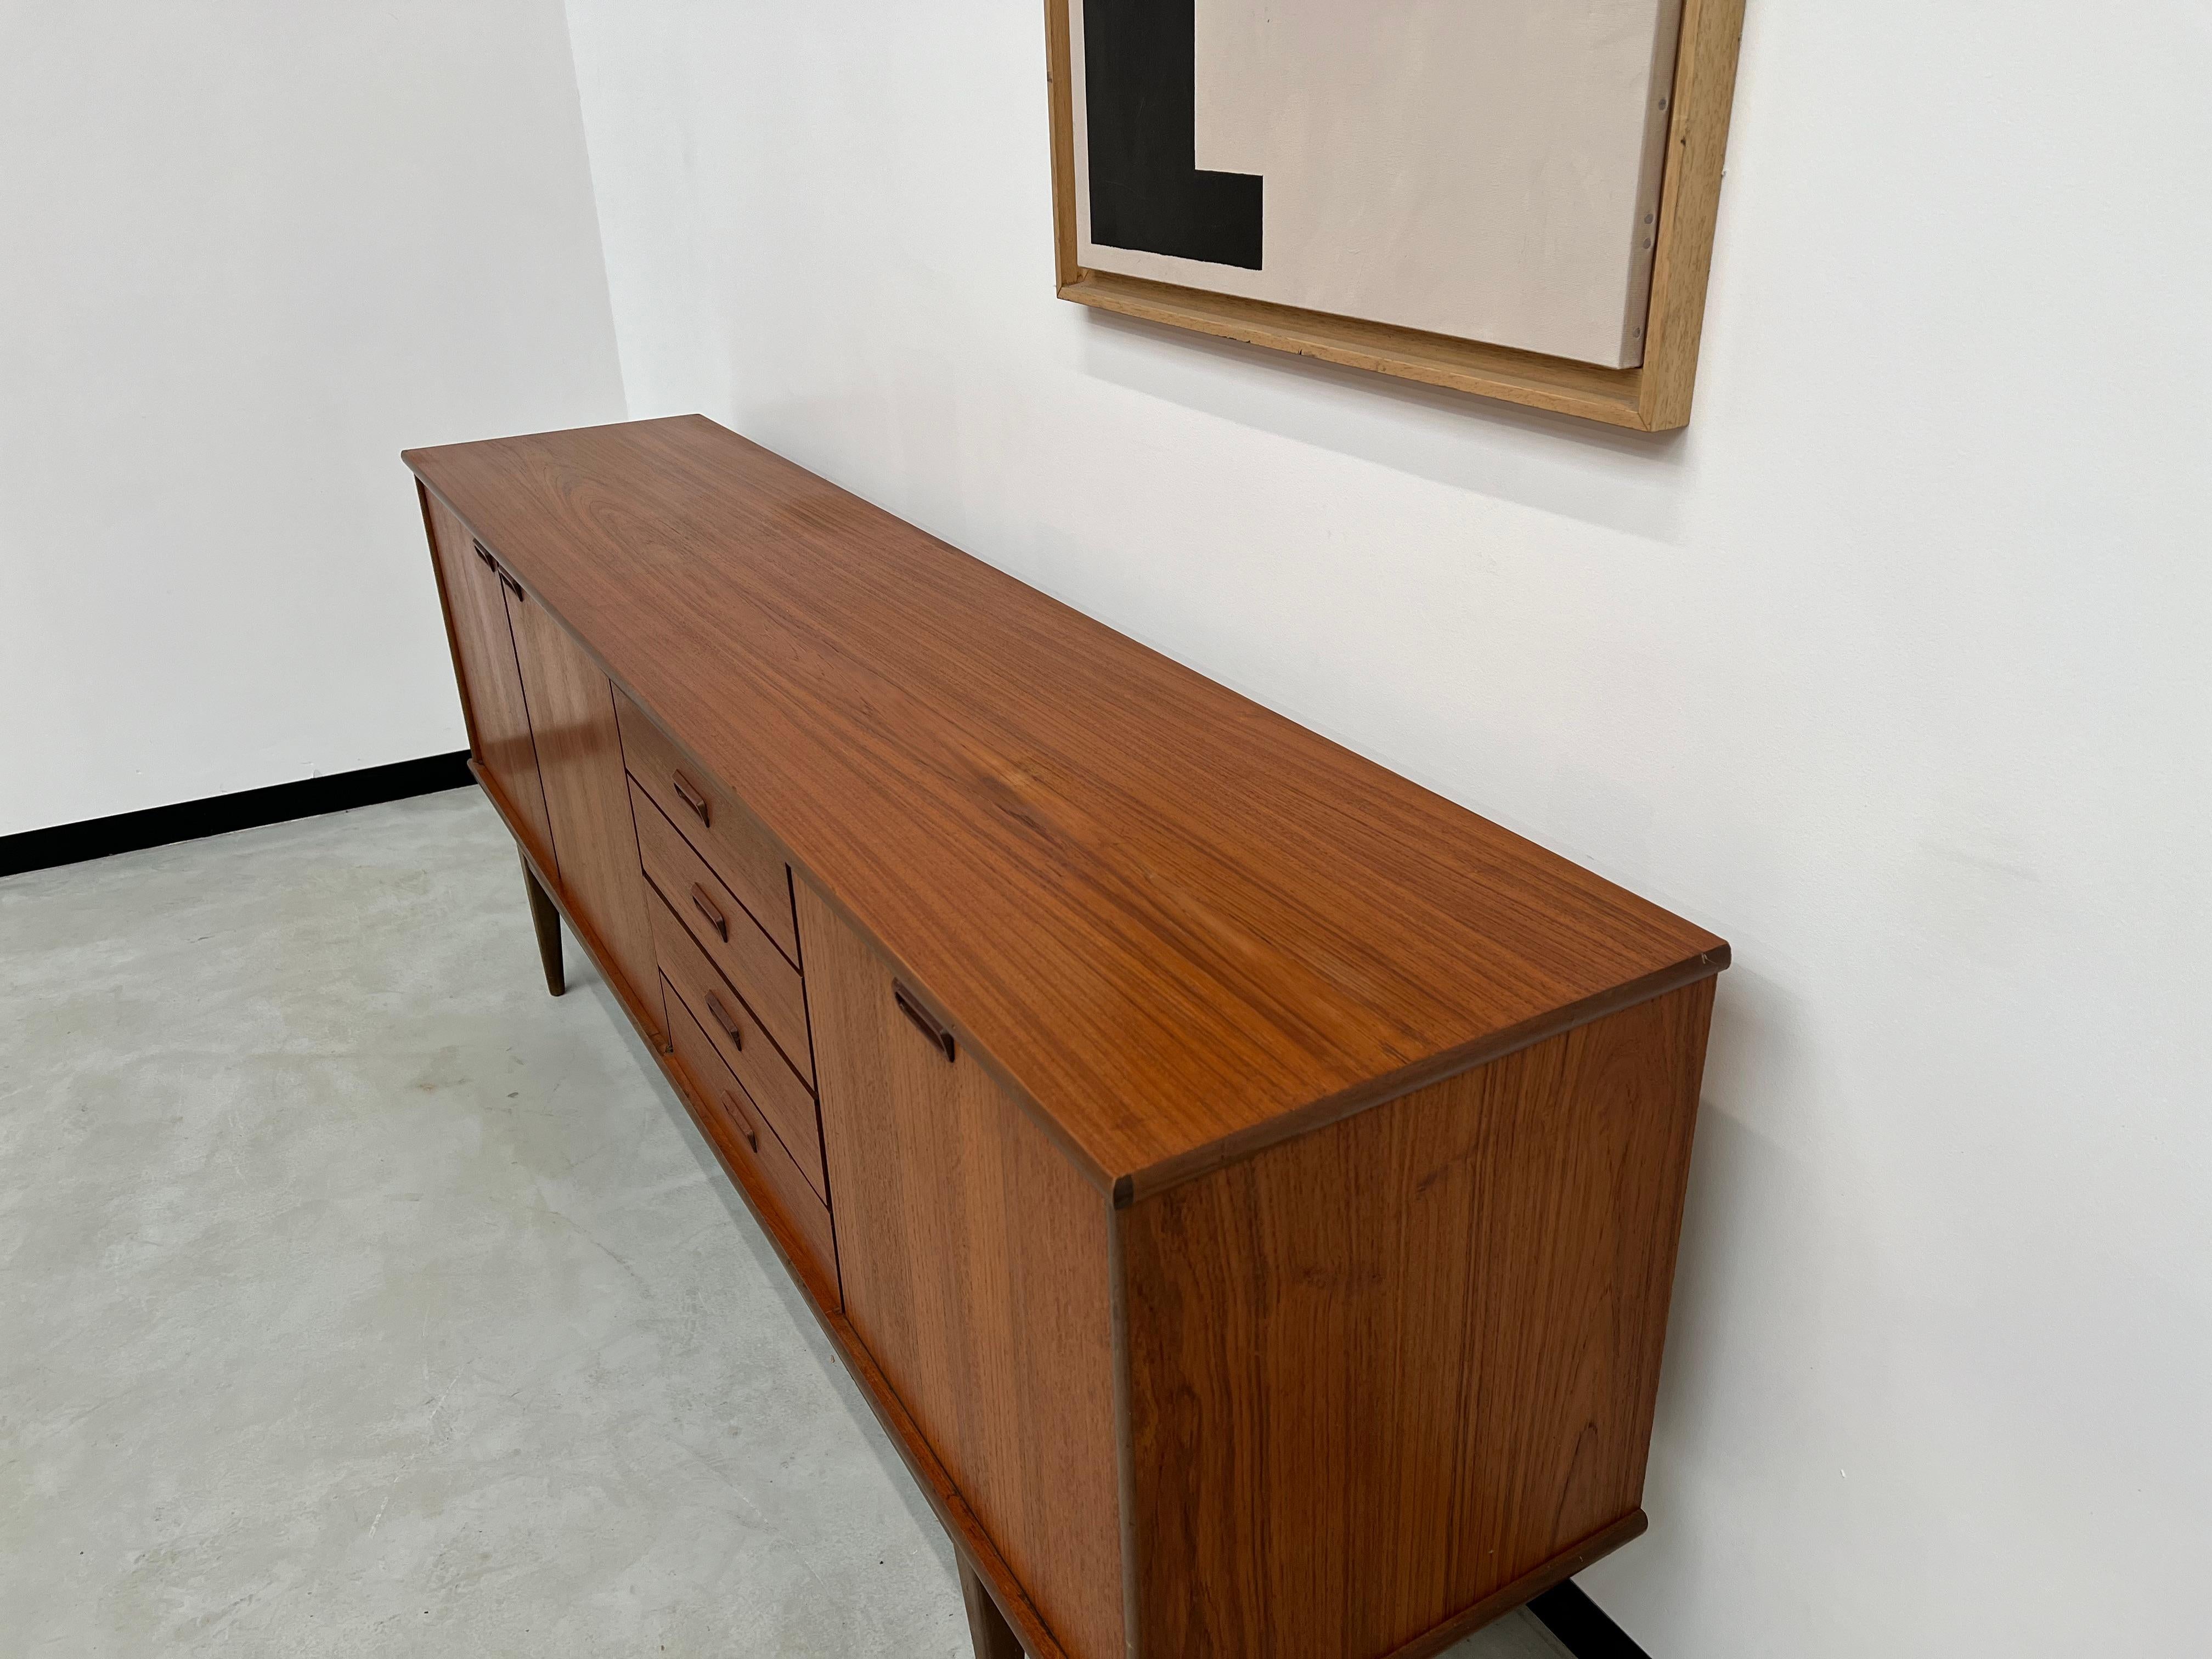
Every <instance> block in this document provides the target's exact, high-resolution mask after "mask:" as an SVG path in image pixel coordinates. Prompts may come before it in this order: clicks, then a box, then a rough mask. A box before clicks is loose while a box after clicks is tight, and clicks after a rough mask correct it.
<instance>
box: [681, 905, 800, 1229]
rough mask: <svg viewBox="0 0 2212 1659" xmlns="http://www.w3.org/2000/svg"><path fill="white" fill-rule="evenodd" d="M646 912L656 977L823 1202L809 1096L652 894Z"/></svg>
mask: <svg viewBox="0 0 2212 1659" xmlns="http://www.w3.org/2000/svg"><path fill="white" fill-rule="evenodd" d="M651 908H652V911H653V948H654V950H655V951H657V952H658V954H659V958H660V973H661V977H662V978H663V979H665V980H666V981H667V982H668V986H669V988H670V990H671V991H672V992H673V993H674V994H675V995H676V996H677V997H678V999H679V1000H681V1001H682V1002H683V1004H684V1006H685V1007H687V1008H689V1009H690V1011H691V1017H692V1018H694V1019H696V1020H697V1021H698V1022H699V1028H700V1030H702V1031H703V1032H705V1033H706V1036H707V1040H708V1042H711V1043H712V1044H713V1045H714V1051H715V1052H716V1053H717V1054H720V1055H721V1057H722V1063H723V1064H724V1065H725V1066H728V1067H729V1068H730V1070H731V1071H732V1072H733V1073H736V1074H737V1077H738V1081H739V1082H741V1083H743V1084H744V1085H745V1093H746V1094H747V1095H748V1096H750V1097H751V1098H752V1100H753V1102H754V1103H756V1104H757V1106H758V1107H759V1108H760V1109H761V1112H762V1114H763V1116H764V1117H765V1118H766V1119H767V1121H768V1126H769V1128H771V1129H773V1130H774V1131H775V1135H776V1139H779V1140H781V1141H782V1142H783V1148H784V1150H785V1151H786V1152H789V1153H790V1154H791V1161H792V1162H793V1163H794V1164H797V1165H798V1166H799V1169H800V1170H802V1171H804V1172H805V1176H806V1180H807V1184H808V1185H810V1186H811V1187H812V1188H814V1191H815V1193H816V1194H817V1196H818V1197H820V1198H821V1200H823V1202H824V1203H825V1204H826V1203H827V1202H829V1178H828V1176H826V1175H825V1174H824V1173H823V1163H822V1122H821V1119H820V1118H819V1117H818V1116H817V1114H816V1112H815V1109H814V1095H813V1091H811V1090H810V1089H808V1088H807V1086H806V1085H805V1084H804V1083H802V1082H800V1081H799V1074H798V1073H796V1072H794V1071H793V1070H792V1069H791V1066H789V1064H788V1063H787V1061H786V1060H784V1058H783V1056H782V1055H781V1054H779V1053H778V1052H777V1051H776V1048H775V1044H774V1043H772V1042H769V1036H768V1033H767V1032H766V1031H765V1030H763V1029H762V1028H761V1024H760V1022H759V1020H757V1019H756V1018H754V1017H753V1011H752V1010H751V1009H750V1007H748V1006H746V1005H745V1001H744V998H742V997H740V996H739V995H738V994H737V992H736V991H735V990H734V989H733V988H732V987H731V986H730V985H729V983H728V982H727V981H725V980H724V979H723V977H722V975H720V973H719V972H717V971H716V970H715V968H714V963H712V962H711V961H709V960H708V957H707V953H706V952H705V951H702V950H701V949H700V948H699V942H698V940H696V939H693V938H692V937H691V935H690V932H689V931H688V930H687V929H686V928H685V927H684V924H683V923H682V922H680V921H678V920H677V919H676V913H675V912H674V911H673V910H671V909H670V908H668V905H667V903H666V902H665V901H664V900H663V899H662V898H661V896H660V895H659V894H658V893H655V894H654V895H653V901H652V906H651ZM725 1022H727V1024H725ZM732 1027H734V1028H735V1032H736V1034H735V1035H734V1036H732Z"/></svg>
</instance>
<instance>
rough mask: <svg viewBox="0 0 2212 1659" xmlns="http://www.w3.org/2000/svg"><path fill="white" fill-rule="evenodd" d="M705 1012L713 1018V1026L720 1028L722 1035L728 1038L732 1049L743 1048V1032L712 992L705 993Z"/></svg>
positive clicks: (719, 998)
mask: <svg viewBox="0 0 2212 1659" xmlns="http://www.w3.org/2000/svg"><path fill="white" fill-rule="evenodd" d="M707 1012H708V1013H709V1014H711V1015H713V1016H714V1024H717V1025H719V1026H720V1027H721V1028H722V1035H723V1036H726V1037H727V1038H729V1040H730V1046H731V1047H732V1048H744V1046H745V1034H744V1031H743V1030H741V1029H740V1028H739V1027H738V1022H737V1021H736V1020H734V1019H732V1018H730V1011H729V1010H728V1009H727V1008H725V1007H724V1006H722V999H721V997H720V995H718V994H716V993H714V992H713V991H709V992H708V993H707Z"/></svg>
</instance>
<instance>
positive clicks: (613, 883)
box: [507, 586, 668, 1047]
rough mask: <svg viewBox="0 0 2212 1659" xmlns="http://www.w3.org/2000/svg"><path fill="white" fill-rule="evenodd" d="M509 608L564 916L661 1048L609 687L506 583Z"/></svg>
mask: <svg viewBox="0 0 2212 1659" xmlns="http://www.w3.org/2000/svg"><path fill="white" fill-rule="evenodd" d="M507 617H508V620H509V622H510V623H512V624H513V630H514V654H515V658H516V659H517V661H518V662H519V663H520V665H521V669H522V689H523V691H524V693H525V694H526V696H527V697H528V699H529V703H530V729H531V732H532V734H533V735H534V736H535V737H536V738H537V743H538V772H539V775H540V776H541V777H542V778H543V779H544V786H545V814H546V817H548V818H549V819H550V821H551V823H552V826H553V850H554V853H555V854H556V857H557V858H558V859H559V861H560V881H561V892H562V897H563V898H565V899H566V900H567V901H568V913H569V915H571V916H572V917H573V918H574V920H575V921H578V922H579V923H580V924H581V925H582V926H583V927H586V928H588V929H589V930H590V931H591V932H592V934H594V935H595V936H596V937H594V938H592V939H587V940H586V944H587V945H594V946H596V947H597V949H596V951H595V952H594V953H595V954H596V955H597V956H599V958H600V959H601V960H602V962H604V963H605V964H606V966H607V968H608V969H609V970H610V971H611V972H612V973H614V974H616V975H617V976H619V977H620V978H621V979H622V980H623V981H625V982H624V983H623V984H622V985H621V986H619V987H617V988H618V989H619V990H621V991H622V992H623V994H624V995H625V998H626V1000H628V1001H629V1003H630V1005H631V1006H632V1011H633V1012H635V1013H638V1014H640V1015H641V1017H642V1018H644V1020H645V1022H646V1023H647V1025H649V1026H650V1027H651V1028H652V1030H653V1035H654V1036H656V1037H657V1038H658V1039H659V1041H660V1042H661V1044H662V1046H663V1047H665V1046H666V1044H667V1040H668V1028H667V1024H666V1020H665V1012H664V1010H663V1008H662V1005H661V1001H660V998H659V995H658V991H659V984H660V976H659V971H658V970H657V969H655V968H654V966H653V925H652V919H651V915H650V914H649V913H648V912H647V909H646V908H645V874H644V872H643V871H642V869H641V867H640V866H639V864H638V857H637V825H636V824H635V823H634V822H633V821H632V819H631V817H630V806H629V780H628V779H627V778H626V777H625V776H624V775H623V753H622V737H621V734H620V732H618V731H617V728H616V726H615V696H614V687H613V685H612V684H611V683H610V682H609V681H608V679H607V677H606V676H605V674H602V673H601V672H599V669H598V667H597V666H596V665H594V664H593V663H592V659H590V658H589V657H587V656H586V655H585V654H584V650H583V647H581V646H580V645H578V644H577V643H576V642H575V641H574V640H573V639H571V638H569V637H568V630H567V629H563V628H562V626H561V624H560V623H557V622H556V621H554V620H553V618H552V617H550V616H549V615H548V614H547V613H546V610H545V607H544V605H538V604H537V603H536V602H535V601H533V600H532V599H529V598H527V597H526V595H524V594H523V593H522V592H521V591H520V589H518V588H515V587H513V586H509V587H508V589H507Z"/></svg>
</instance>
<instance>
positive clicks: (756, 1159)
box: [662, 984, 843, 1308]
mask: <svg viewBox="0 0 2212 1659" xmlns="http://www.w3.org/2000/svg"><path fill="white" fill-rule="evenodd" d="M662 988H663V991H664V992H665V995H666V997H667V999H668V1026H669V1030H670V1031H671V1034H672V1035H673V1036H674V1037H675V1039H676V1062H677V1066H678V1069H680V1070H681V1071H682V1072H683V1073H684V1077H685V1078H686V1079H688V1080H689V1081H690V1084H691V1090H692V1093H693V1095H694V1096H695V1097H696V1103H698V1104H701V1105H703V1106H704V1107H705V1109H706V1114H707V1115H706V1119H705V1121H703V1122H702V1124H701V1126H700V1127H702V1129H704V1130H705V1131H706V1132H707V1133H708V1135H710V1136H712V1137H713V1138H714V1143H715V1145H716V1146H719V1147H720V1149H721V1152H722V1156H723V1157H725V1158H727V1159H729V1160H730V1162H731V1164H733V1165H734V1166H736V1167H737V1168H738V1169H740V1170H744V1172H745V1173H746V1174H747V1175H749V1176H752V1177H753V1181H752V1187H753V1194H754V1196H755V1198H756V1199H758V1198H760V1197H761V1196H762V1194H763V1189H764V1190H765V1193H766V1201H765V1203H764V1204H763V1207H764V1208H767V1209H769V1210H772V1211H773V1212H775V1218H776V1220H778V1221H779V1222H781V1224H782V1231H783V1232H784V1234H785V1238H784V1240H783V1243H784V1245H785V1248H786V1249H790V1250H791V1251H792V1252H793V1255H796V1256H798V1257H799V1259H800V1263H801V1266H802V1267H805V1268H807V1269H809V1270H811V1276H812V1277H813V1278H814V1279H815V1280H816V1281H817V1283H816V1292H817V1295H819V1296H820V1297H822V1298H823V1302H824V1304H826V1305H828V1306H829V1307H832V1308H836V1307H841V1306H842V1304H843V1298H842V1297H841V1296H840V1295H839V1294H838V1291H837V1246H836V1239H835V1237H833V1235H832V1234H831V1231H830V1227H829V1206H828V1205H826V1204H824V1203H823V1201H822V1200H820V1199H819V1198H818V1197H817V1196H816V1195H815V1192H814V1188H811V1187H810V1186H808V1185H807V1184H806V1177H805V1176H804V1175H802V1174H800V1173H799V1166H798V1165H797V1164H793V1162H792V1161H791V1155H790V1154H789V1153H788V1152H786V1151H785V1150H784V1146H783V1143H782V1142H781V1141H780V1140H778V1139H776V1138H775V1129H774V1128H773V1127H770V1126H769V1124H767V1123H766V1122H764V1121H763V1119H762V1117H761V1115H760V1111H759V1109H758V1108H757V1106H755V1104H754V1103H753V1101H752V1098H751V1097H750V1096H749V1095H747V1094H746V1093H745V1090H744V1085H743V1084H741V1083H739V1082H738V1079H736V1077H735V1076H733V1075H732V1073H731V1071H730V1068H729V1067H728V1066H725V1065H723V1064H722V1057H721V1055H720V1054H717V1053H716V1052H715V1049H714V1042H713V1041H712V1040H711V1039H710V1038H709V1037H708V1036H707V1033H706V1032H705V1030H702V1028H701V1026H700V1024H699V1022H698V1021H697V1020H696V1019H694V1018H692V1017H691V1011H690V1009H689V1008H687V1007H686V1006H684V999H683V997H682V996H681V995H679V994H678V993H677V991H676V990H675V989H674V988H673V987H669V986H666V985H665V984H664V986H663V987H662Z"/></svg>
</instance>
